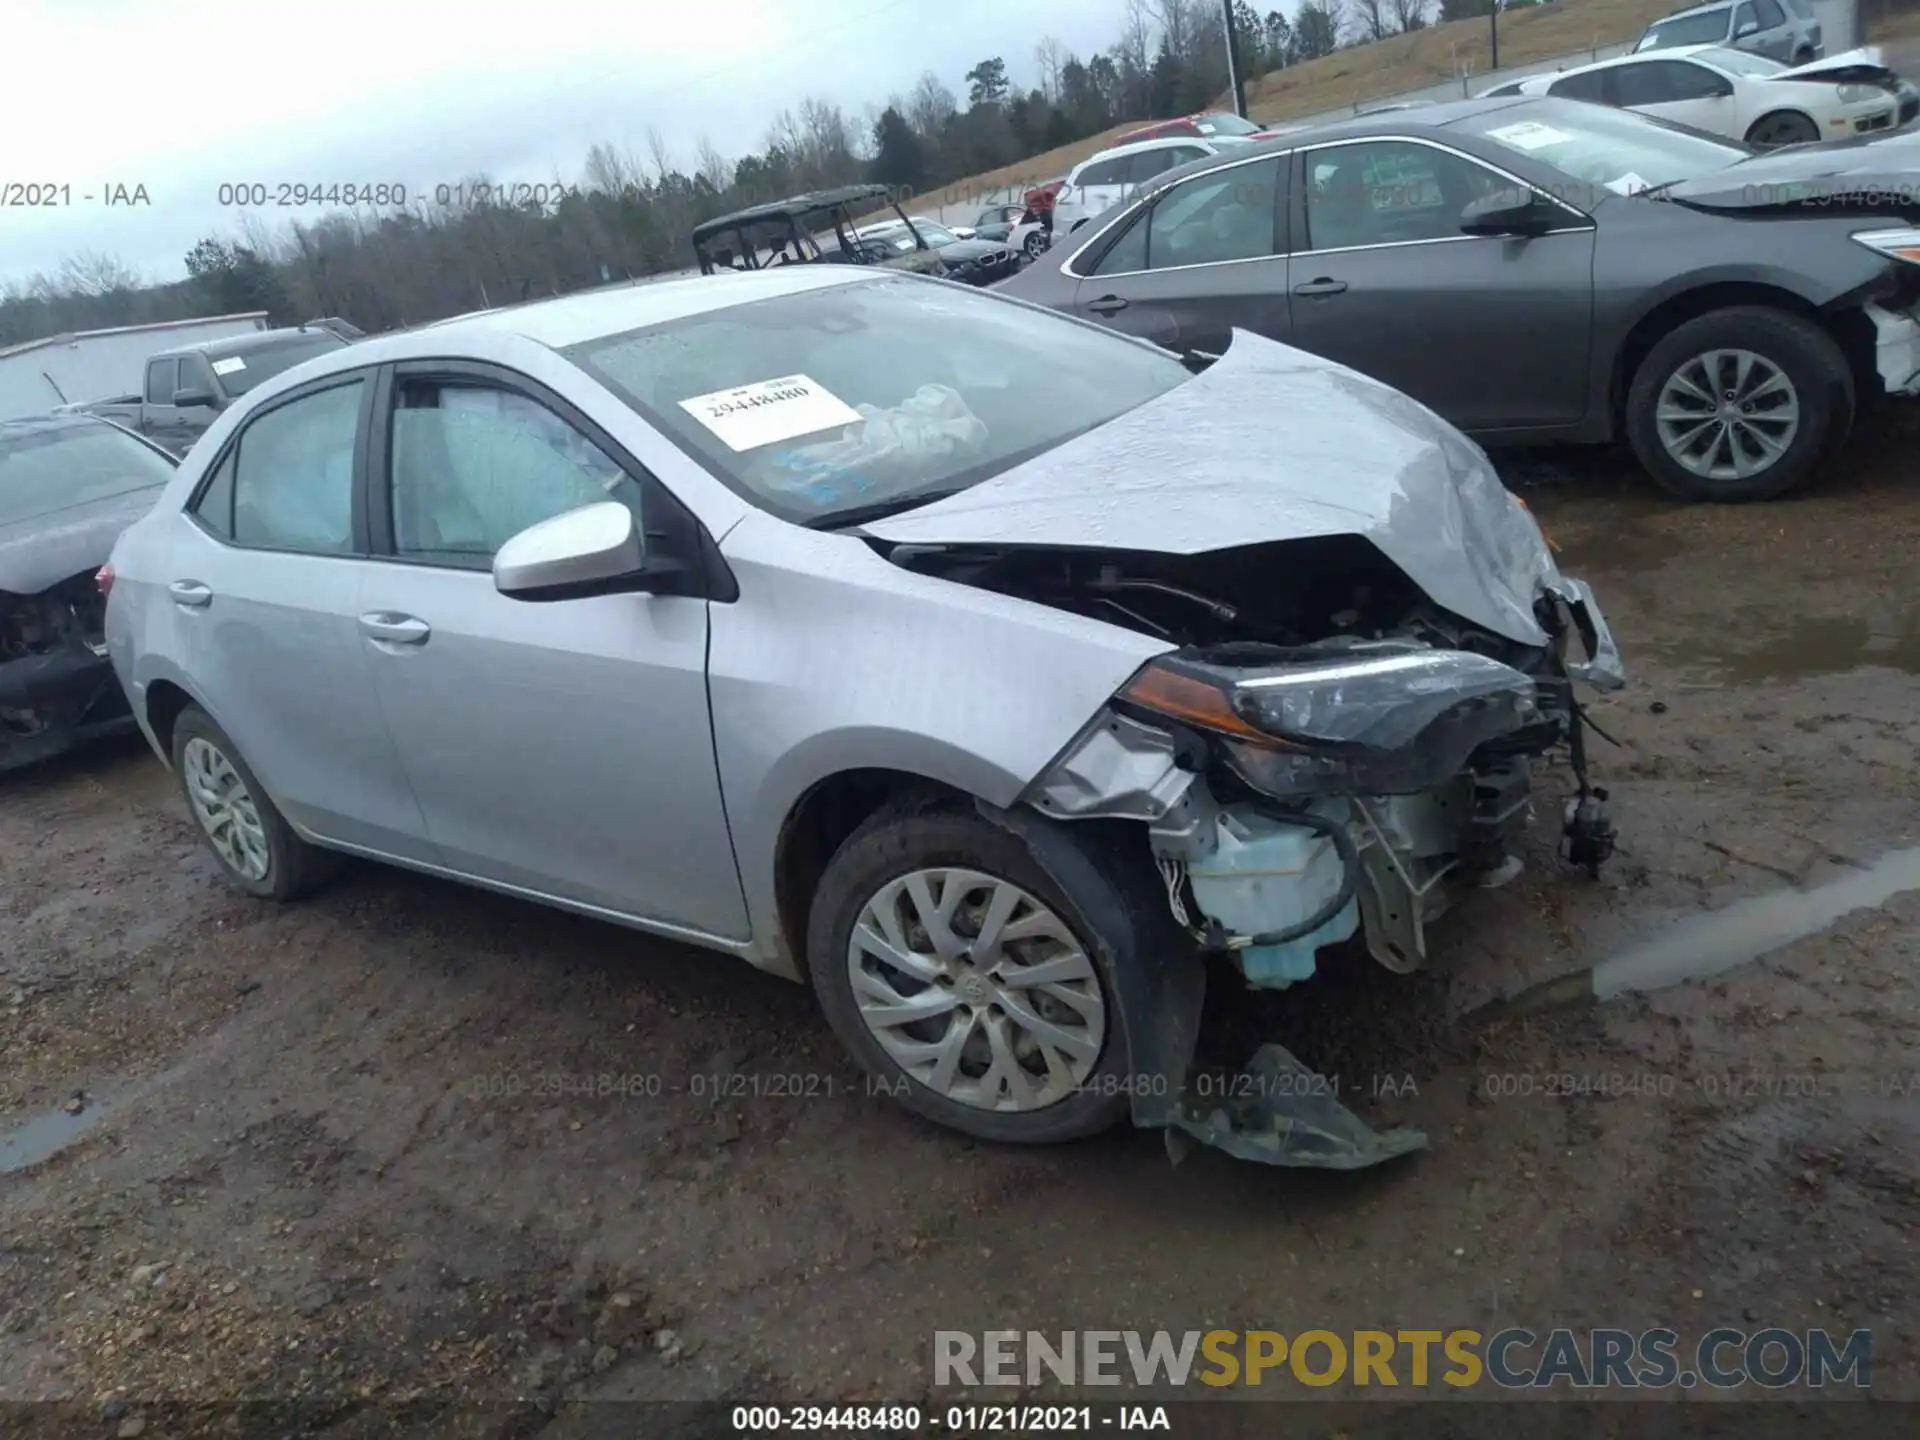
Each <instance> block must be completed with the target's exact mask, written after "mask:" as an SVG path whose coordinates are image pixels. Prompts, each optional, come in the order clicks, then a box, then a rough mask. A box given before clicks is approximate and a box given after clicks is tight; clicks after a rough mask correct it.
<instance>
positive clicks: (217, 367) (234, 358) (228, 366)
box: [213, 355, 247, 375]
mask: <svg viewBox="0 0 1920 1440" xmlns="http://www.w3.org/2000/svg"><path fill="white" fill-rule="evenodd" d="M246 368H247V362H246V361H244V360H242V359H241V358H240V357H239V356H238V355H229V356H228V357H227V358H226V359H224V360H216V361H214V362H213V373H214V374H216V375H231V374H233V372H234V371H236V370H244V369H246Z"/></svg>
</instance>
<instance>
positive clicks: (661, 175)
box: [647, 125, 673, 183]
mask: <svg viewBox="0 0 1920 1440" xmlns="http://www.w3.org/2000/svg"><path fill="white" fill-rule="evenodd" d="M647 158H648V159H649V160H651V161H652V162H653V178H654V181H655V182H656V183H658V182H659V181H661V180H664V179H666V178H667V172H668V171H670V170H672V169H673V153H672V152H671V151H670V150H668V149H667V137H666V136H664V135H662V134H661V133H660V127H659V126H658V125H649V126H648V127H647Z"/></svg>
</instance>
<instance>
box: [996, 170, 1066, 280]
mask: <svg viewBox="0 0 1920 1440" xmlns="http://www.w3.org/2000/svg"><path fill="white" fill-rule="evenodd" d="M1066 187H1067V177H1066V176H1064V175H1059V176H1056V177H1055V178H1053V179H1052V180H1049V181H1047V182H1046V183H1045V184H1044V185H1036V186H1034V187H1033V188H1032V189H1031V190H1029V191H1027V193H1026V194H1025V195H1023V196H1021V197H1020V198H1021V201H1022V203H1023V204H1024V205H1025V207H1026V208H1025V209H1023V210H1022V211H1021V212H1020V219H1019V220H1018V221H1017V222H1015V224H1014V227H1013V233H1012V234H1011V235H1009V236H1008V237H1007V243H1008V244H1009V245H1011V246H1013V248H1014V249H1016V250H1018V251H1019V252H1020V253H1021V254H1022V255H1024V256H1026V258H1027V259H1029V260H1032V259H1033V258H1034V257H1036V256H1037V255H1039V254H1040V253H1041V252H1042V251H1044V250H1045V249H1046V248H1047V247H1048V246H1049V245H1051V244H1052V243H1053V207H1054V204H1055V202H1056V201H1058V200H1059V198H1060V192H1061V191H1062V190H1064V189H1066Z"/></svg>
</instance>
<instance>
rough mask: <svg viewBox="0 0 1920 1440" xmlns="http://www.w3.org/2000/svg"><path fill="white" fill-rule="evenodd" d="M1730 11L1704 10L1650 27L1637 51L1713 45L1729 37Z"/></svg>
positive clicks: (1657, 22)
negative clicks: (1728, 22)
mask: <svg viewBox="0 0 1920 1440" xmlns="http://www.w3.org/2000/svg"><path fill="white" fill-rule="evenodd" d="M1727 13H1728V12H1727V10H1726V9H1725V7H1722V8H1721V9H1718V10H1702V11H1701V12H1700V13H1699V14H1697V15H1676V16H1674V17H1673V18H1672V19H1671V20H1659V21H1656V22H1654V23H1653V24H1652V25H1649V26H1648V27H1647V33H1646V34H1644V35H1642V36H1641V37H1640V43H1639V44H1638V45H1636V46H1634V47H1633V48H1634V49H1635V50H1665V49H1668V48H1669V47H1671V46H1674V45H1711V44H1713V43H1714V41H1716V40H1724V39H1726V38H1727Z"/></svg>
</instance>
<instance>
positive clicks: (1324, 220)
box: [1306, 110, 1512, 250]
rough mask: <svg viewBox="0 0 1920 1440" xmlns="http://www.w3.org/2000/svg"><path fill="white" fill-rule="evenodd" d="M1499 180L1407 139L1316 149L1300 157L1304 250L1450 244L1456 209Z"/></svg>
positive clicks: (1457, 229) (1487, 191) (1478, 167)
mask: <svg viewBox="0 0 1920 1440" xmlns="http://www.w3.org/2000/svg"><path fill="white" fill-rule="evenodd" d="M1498 113H1499V114H1502V115H1506V114H1510V113H1512V112H1510V111H1506V110H1502V111H1499V112H1498ZM1506 183H1507V182H1505V181H1504V180H1502V179H1501V177H1500V176H1498V175H1496V174H1494V173H1493V171H1491V170H1489V169H1487V168H1486V166H1484V165H1479V164H1476V163H1475V162H1473V161H1471V160H1463V159H1461V158H1460V157H1459V156H1458V155H1455V154H1453V153H1452V152H1450V151H1446V150H1436V149H1434V148H1433V147H1432V146H1431V145H1419V144H1415V143H1414V142H1412V141H1409V140H1371V141H1367V142H1365V143H1364V144H1353V145H1337V146H1330V147H1329V148H1327V149H1324V150H1315V151H1314V152H1312V153H1311V154H1310V155H1308V156H1307V197H1306V199H1307V248H1308V249H1310V250H1342V249H1347V248H1350V247H1353V246H1361V245H1402V244H1408V243H1411V242H1414V241H1420V240H1441V239H1450V238H1452V237H1454V236H1457V235H1459V234H1460V212H1461V211H1462V210H1464V209H1465V208H1466V207H1467V206H1468V205H1470V204H1472V203H1473V202H1474V201H1475V200H1478V199H1481V198H1482V197H1483V196H1486V195H1489V194H1491V193H1492V192H1493V191H1495V190H1497V189H1500V188H1502V187H1503V186H1504V185H1505V184H1506Z"/></svg>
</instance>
